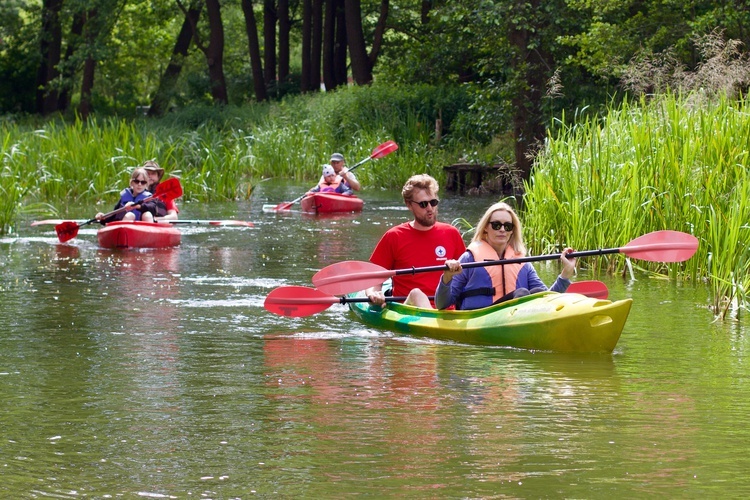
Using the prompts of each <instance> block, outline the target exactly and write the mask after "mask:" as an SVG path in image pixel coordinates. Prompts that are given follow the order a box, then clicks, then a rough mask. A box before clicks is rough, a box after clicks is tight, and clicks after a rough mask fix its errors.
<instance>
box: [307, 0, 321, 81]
mask: <svg viewBox="0 0 750 500" xmlns="http://www.w3.org/2000/svg"><path fill="white" fill-rule="evenodd" d="M310 45H311V47H310V90H312V91H314V92H317V91H319V90H320V73H321V71H320V56H321V52H322V50H323V0H313V2H312V40H311V42H310Z"/></svg>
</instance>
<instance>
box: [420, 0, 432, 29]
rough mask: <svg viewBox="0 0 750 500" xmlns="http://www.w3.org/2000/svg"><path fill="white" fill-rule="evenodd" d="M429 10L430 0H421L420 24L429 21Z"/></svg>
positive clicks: (430, 7)
mask: <svg viewBox="0 0 750 500" xmlns="http://www.w3.org/2000/svg"><path fill="white" fill-rule="evenodd" d="M430 10H432V0H422V11H421V12H420V20H421V22H422V24H427V23H429V22H430Z"/></svg>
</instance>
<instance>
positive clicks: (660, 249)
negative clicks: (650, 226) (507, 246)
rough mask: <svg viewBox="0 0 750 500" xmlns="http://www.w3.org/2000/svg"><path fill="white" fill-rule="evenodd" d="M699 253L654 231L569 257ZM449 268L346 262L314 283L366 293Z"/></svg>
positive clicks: (691, 242) (683, 236)
mask: <svg viewBox="0 0 750 500" xmlns="http://www.w3.org/2000/svg"><path fill="white" fill-rule="evenodd" d="M697 249H698V239H697V238H696V237H695V236H692V235H690V234H687V233H683V232H680V231H669V230H664V231H654V232H653V233H648V234H645V235H643V236H640V237H638V238H636V239H634V240H632V241H631V242H630V243H628V244H627V245H625V246H624V247H620V248H606V249H599V250H586V251H582V252H572V253H570V254H567V256H568V257H591V256H596V255H605V254H612V253H622V254H625V255H627V256H628V257H633V258H636V259H640V260H646V261H650V262H683V261H686V260H688V259H689V258H690V257H692V256H693V254H694V253H695V251H696V250H697ZM561 255H562V254H559V253H556V254H549V255H537V256H528V257H520V258H517V259H505V260H487V261H482V262H469V263H466V264H462V267H463V268H464V269H467V268H472V267H485V266H496V265H502V264H518V263H523V262H535V261H542V260H557V259H559V258H560V256H561ZM446 269H447V267H446V266H444V265H443V266H428V267H415V268H410V269H397V270H389V269H384V268H383V267H381V266H378V265H376V264H372V263H370V262H362V261H351V260H350V261H344V262H339V263H337V264H332V265H330V266H328V267H325V268H323V269H321V270H320V271H318V272H317V273H316V274H315V276H313V279H312V282H313V284H314V285H315V286H316V288H318V289H319V290H321V291H323V292H325V293H330V294H333V295H345V294H347V293H352V292H356V291H358V290H365V289H367V288H370V287H372V286H377V285H379V284H381V283H383V282H384V281H385V280H386V279H388V278H391V277H393V276H397V275H401V274H416V273H425V272H434V271H445V270H446Z"/></svg>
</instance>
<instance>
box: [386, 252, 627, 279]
mask: <svg viewBox="0 0 750 500" xmlns="http://www.w3.org/2000/svg"><path fill="white" fill-rule="evenodd" d="M610 253H620V249H619V248H601V249H599V250H586V251H584V252H571V253H569V254H566V257H568V258H575V257H591V256H594V255H606V254H610ZM562 255H563V254H561V253H553V254H549V255H530V256H528V257H518V258H516V259H500V260H483V261H481V262H467V263H466V264H461V267H462V268H464V269H469V268H472V267H486V266H502V265H505V264H523V263H524V262H537V261H542V260H558V259H559V258H560V257H561V256H562ZM446 270H448V266H447V264H443V265H442V266H428V267H412V268H411V269H399V270H397V271H395V273H394V274H395V275H400V274H417V273H429V272H434V271H446Z"/></svg>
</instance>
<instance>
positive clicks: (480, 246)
mask: <svg viewBox="0 0 750 500" xmlns="http://www.w3.org/2000/svg"><path fill="white" fill-rule="evenodd" d="M467 250H469V251H471V253H472V255H473V256H474V262H482V261H485V260H499V259H500V257H499V256H498V255H497V252H496V251H495V249H494V248H492V246H490V244H489V243H487V242H486V241H484V240H481V241H474V242H471V243H470V244H469V247H468V248H467ZM519 257H523V255H522V254H520V253H517V252H516V251H515V250H513V247H511V246H506V247H505V255H503V257H502V258H503V259H517V258H519ZM522 267H523V264H503V265H495V266H486V267H484V268H483V269H484V270H485V271H487V274H489V275H490V280H491V281H492V287H493V288H494V290H489V291H488V293H487V295H492V302H495V301H497V300H498V299H499V298H501V297H503V296H505V295H507V294H509V293H510V292H512V291H514V290H515V289H516V281H517V280H518V273H519V272H521V268H522Z"/></svg>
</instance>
